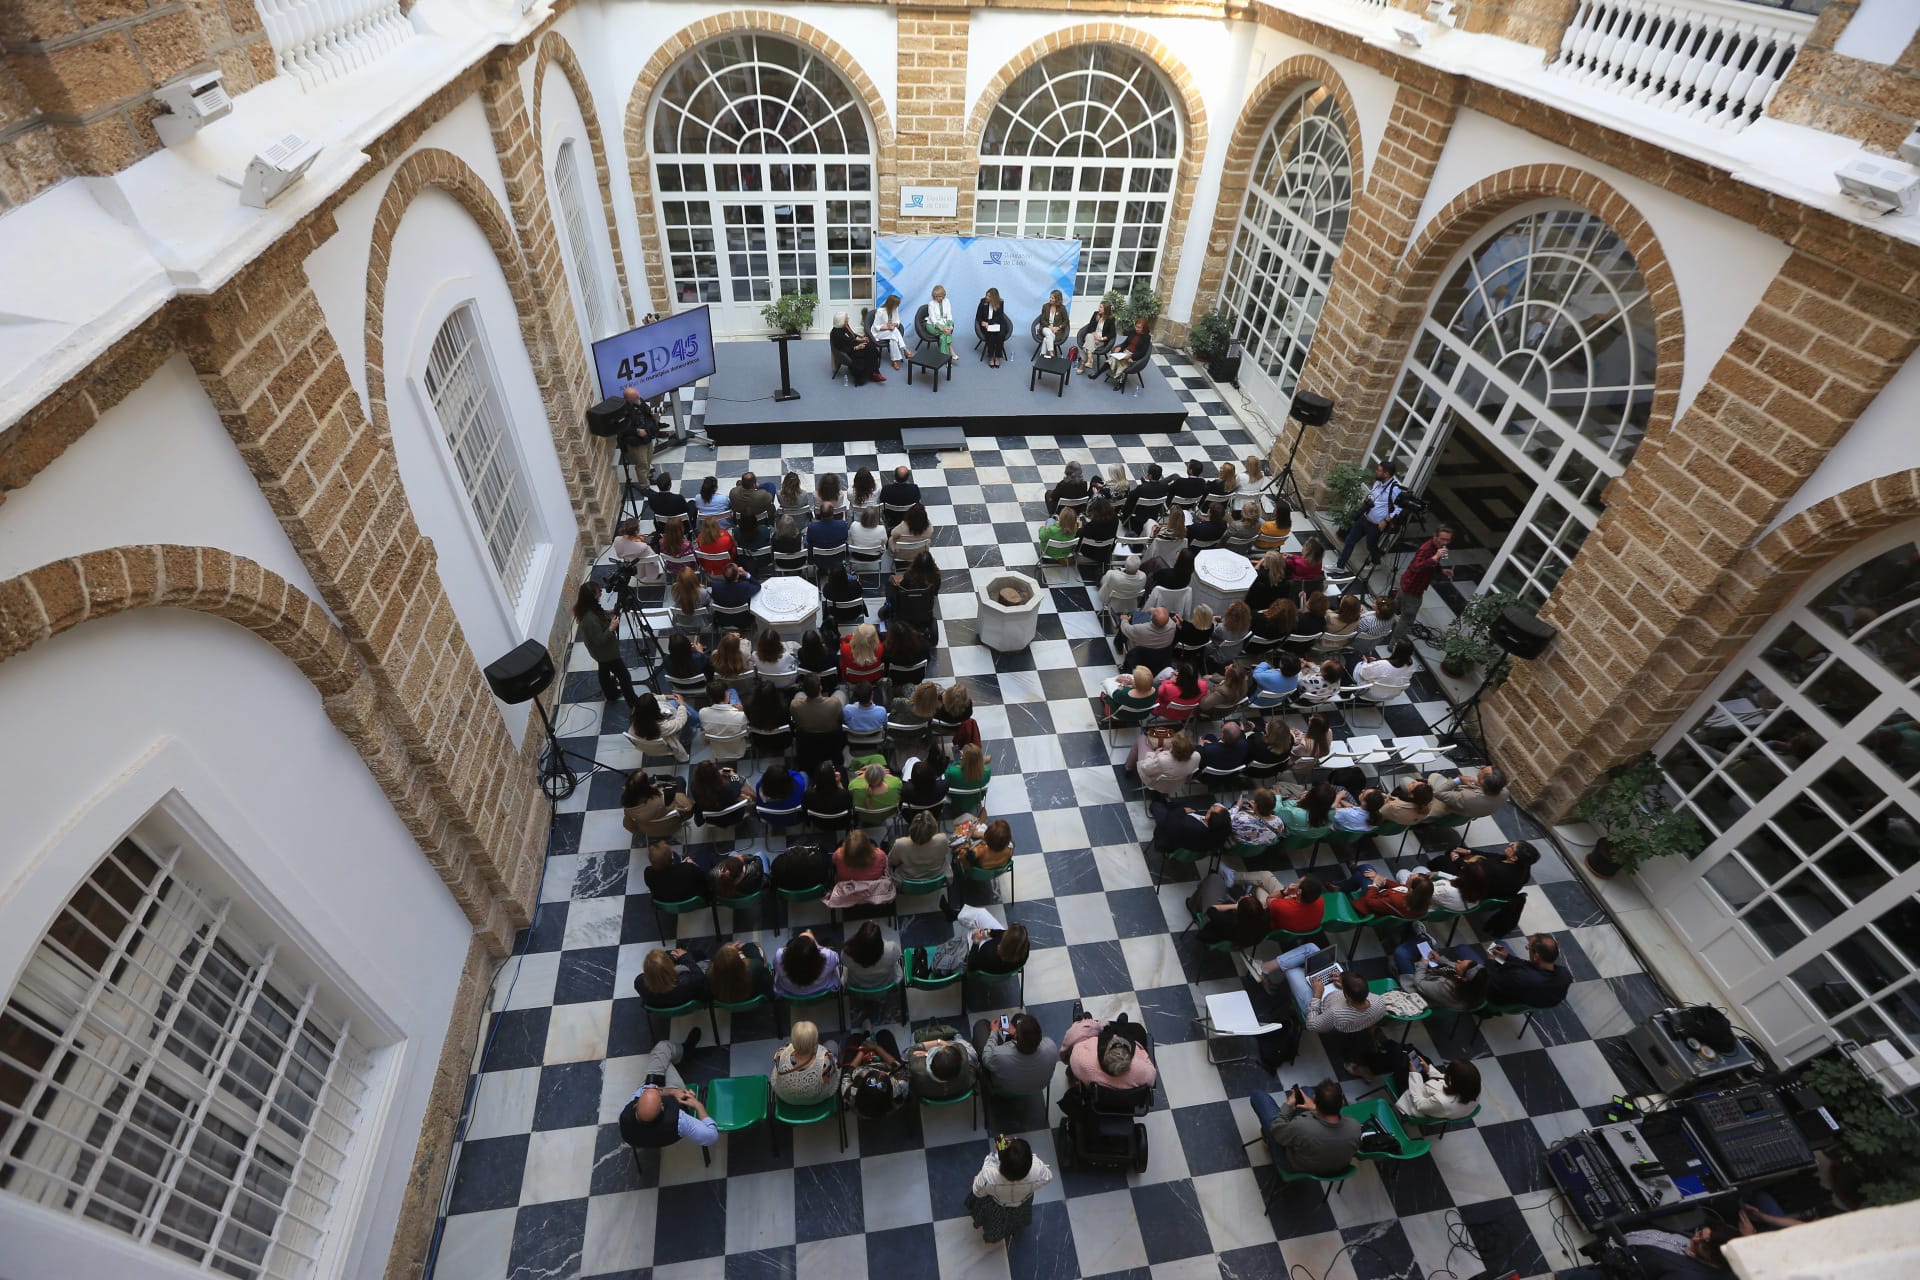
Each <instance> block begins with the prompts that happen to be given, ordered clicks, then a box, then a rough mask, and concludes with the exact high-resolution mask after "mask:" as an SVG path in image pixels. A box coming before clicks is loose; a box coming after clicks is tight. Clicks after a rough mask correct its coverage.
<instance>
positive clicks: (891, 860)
mask: <svg viewBox="0 0 1920 1280" xmlns="http://www.w3.org/2000/svg"><path fill="white" fill-rule="evenodd" d="M949 847H950V846H949V844H948V841H947V833H946V832H944V831H942V830H941V829H940V820H939V819H938V818H936V817H934V816H933V811H932V810H930V809H922V810H920V812H918V813H916V814H914V815H913V821H912V822H911V823H909V824H908V825H907V834H906V835H904V836H902V837H901V838H900V839H898V840H895V841H894V842H893V847H892V848H891V849H889V850H888V851H887V862H888V864H889V865H890V866H891V867H892V868H893V875H894V878H895V879H897V880H931V879H932V878H933V877H935V876H944V875H946V874H947V873H948V862H949V860H950V858H951V856H952V855H951V854H950V852H949Z"/></svg>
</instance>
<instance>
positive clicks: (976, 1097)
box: [913, 1088, 980, 1146]
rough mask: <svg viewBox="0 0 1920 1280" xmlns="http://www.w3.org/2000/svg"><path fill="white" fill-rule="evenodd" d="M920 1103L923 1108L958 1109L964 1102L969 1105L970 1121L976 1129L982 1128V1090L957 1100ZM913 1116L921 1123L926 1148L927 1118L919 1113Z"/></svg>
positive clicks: (971, 1092) (929, 1100)
mask: <svg viewBox="0 0 1920 1280" xmlns="http://www.w3.org/2000/svg"><path fill="white" fill-rule="evenodd" d="M919 1102H920V1105H921V1106H922V1107H957V1106H959V1105H960V1104H961V1103H963V1102H964V1103H966V1104H967V1118H968V1120H970V1121H971V1122H972V1125H973V1127H974V1128H975V1129H978V1128H979V1127H980V1090H979V1089H977V1088H974V1089H969V1090H967V1091H966V1092H965V1093H963V1094H961V1095H960V1096H959V1097H957V1098H921V1099H919ZM913 1114H914V1119H915V1120H916V1121H917V1122H918V1123H919V1126H920V1142H921V1145H922V1146H924V1145H926V1141H927V1122H926V1117H925V1116H924V1115H923V1114H922V1113H921V1112H919V1111H915V1112H914V1113H913Z"/></svg>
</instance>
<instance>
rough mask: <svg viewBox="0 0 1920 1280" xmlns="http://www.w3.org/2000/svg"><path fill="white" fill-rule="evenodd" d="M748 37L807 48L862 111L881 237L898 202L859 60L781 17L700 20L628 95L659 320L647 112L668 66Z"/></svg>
mask: <svg viewBox="0 0 1920 1280" xmlns="http://www.w3.org/2000/svg"><path fill="white" fill-rule="evenodd" d="M741 34H754V35H770V36H779V37H781V38H783V39H786V40H791V41H793V42H794V43H795V44H798V45H800V46H801V47H803V48H806V49H810V50H812V51H813V52H815V53H817V54H819V55H820V56H821V57H822V58H825V59H826V60H827V61H828V62H829V63H830V64H832V66H833V68H834V69H835V70H836V71H838V72H839V73H840V77H841V79H843V80H845V81H846V82H847V86H848V88H850V89H852V91H853V96H854V97H855V98H856V99H857V100H858V101H860V102H862V103H864V104H865V105H866V111H867V125H868V127H869V128H870V129H871V130H872V131H873V167H874V199H875V201H877V202H878V208H877V209H876V210H875V213H876V215H877V216H876V218H875V223H876V225H877V227H878V228H879V233H880V234H881V235H887V234H890V233H891V232H892V231H893V229H894V225H895V221H896V218H897V216H898V215H897V211H898V208H899V204H900V175H899V168H898V161H897V159H896V156H895V148H894V139H893V118H892V116H891V115H889V114H888V112H887V104H886V102H885V101H884V100H882V98H881V97H880V90H879V89H878V88H877V87H875V85H874V83H873V80H872V79H871V78H870V77H869V76H868V75H867V73H866V72H865V71H863V70H861V68H860V64H859V62H857V61H855V59H854V56H853V55H852V54H851V53H849V52H847V50H846V48H845V47H844V46H842V45H841V44H840V42H839V41H837V40H835V39H833V38H832V37H831V36H829V35H828V34H827V33H826V32H824V31H822V30H820V29H819V28H818V27H815V26H812V25H810V24H808V23H805V22H802V21H800V20H799V19H798V18H790V17H788V16H787V15H785V14H780V13H768V12H766V11H765V10H762V9H741V10H735V11H731V12H729V13H727V14H725V15H723V16H718V17H712V18H702V19H701V20H700V21H698V22H696V23H694V24H693V25H692V26H689V27H683V28H681V29H680V30H679V31H676V32H675V33H674V34H673V35H671V36H669V37H667V39H666V40H664V41H662V42H661V45H660V47H659V48H658V49H656V50H654V52H653V56H652V57H651V58H648V59H647V65H646V66H644V67H642V68H641V69H640V75H639V78H638V79H636V80H635V81H634V82H633V91H632V93H630V94H629V95H628V97H627V121H626V144H627V176H628V178H629V180H630V181H631V183H632V185H633V205H634V213H635V215H636V216H637V220H638V222H639V224H640V255H641V258H642V262H641V267H642V269H643V270H644V271H645V273H646V280H647V288H648V290H649V291H650V293H651V296H652V303H651V308H652V309H653V310H655V311H658V312H659V313H660V314H662V315H668V314H671V313H672V312H673V311H674V310H675V306H674V302H673V299H672V298H671V297H670V296H668V295H669V293H670V290H669V289H668V280H669V276H668V274H667V262H666V255H665V253H664V251H663V250H662V248H661V244H660V209H659V201H658V199H657V198H656V197H655V194H654V190H653V165H652V162H651V158H652V155H653V145H652V143H651V141H650V140H649V139H648V136H647V133H648V120H647V117H648V114H649V110H650V108H651V107H652V105H653V95H654V91H655V90H656V89H658V88H659V87H660V81H661V80H662V79H664V78H665V76H666V74H667V72H668V71H669V70H671V69H672V67H673V65H674V64H675V63H677V62H679V61H680V59H681V58H683V57H685V56H686V55H687V54H688V53H690V52H692V51H693V50H694V49H696V48H698V47H699V46H701V45H703V44H705V43H707V42H708V41H710V40H716V39H719V38H720V37H721V36H729V35H741Z"/></svg>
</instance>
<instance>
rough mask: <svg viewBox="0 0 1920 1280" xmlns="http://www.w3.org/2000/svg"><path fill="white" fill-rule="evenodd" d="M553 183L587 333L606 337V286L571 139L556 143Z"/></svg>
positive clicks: (592, 335)
mask: <svg viewBox="0 0 1920 1280" xmlns="http://www.w3.org/2000/svg"><path fill="white" fill-rule="evenodd" d="M553 183H554V186H555V187H556V188H557V189H558V191H559V194H560V220H561V222H562V223H564V224H565V226H566V228H567V256H568V257H569V258H571V259H572V260H573V275H574V279H575V281H576V282H577V283H578V285H579V288H580V300H581V302H582V303H583V304H584V305H585V307H586V312H587V331H588V335H589V336H590V337H592V338H594V339H599V338H604V337H606V336H607V332H608V329H607V287H606V281H605V279H604V278H603V277H602V275H601V272H600V263H599V260H598V255H597V254H595V252H594V242H593V241H592V240H591V239H589V238H588V237H589V232H588V230H587V213H586V205H585V204H584V203H583V202H582V200H581V196H580V166H579V161H578V160H577V159H576V158H575V156H574V146H573V143H572V142H564V143H562V144H561V146H560V154H559V155H558V156H556V157H555V158H554V162H553Z"/></svg>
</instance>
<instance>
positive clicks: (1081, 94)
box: [973, 42, 1187, 314]
mask: <svg viewBox="0 0 1920 1280" xmlns="http://www.w3.org/2000/svg"><path fill="white" fill-rule="evenodd" d="M1114 61H1117V62H1118V63H1120V64H1121V65H1123V66H1126V67H1127V71H1126V74H1124V75H1123V74H1121V73H1119V72H1118V71H1116V70H1114V69H1113V68H1112V66H1111V65H1110V64H1111V63H1112V62H1114ZM1089 78H1091V79H1094V80H1106V81H1110V82H1112V84H1113V91H1114V92H1115V93H1116V94H1118V95H1119V96H1120V97H1121V98H1122V99H1123V100H1131V101H1132V102H1133V103H1134V105H1135V107H1136V109H1137V111H1138V112H1139V114H1140V116H1141V119H1140V121H1139V122H1138V123H1136V124H1134V125H1132V126H1130V127H1128V126H1122V129H1121V132H1120V133H1119V134H1118V135H1117V136H1111V135H1109V136H1105V137H1102V136H1101V134H1100V132H1099V131H1100V129H1101V127H1102V125H1103V124H1105V123H1107V120H1094V119H1093V118H1092V116H1093V112H1094V109H1095V107H1096V105H1104V104H1097V103H1096V101H1095V100H1094V99H1093V98H1092V97H1091V96H1090V94H1089V93H1088V92H1087V89H1086V85H1087V83H1088V81H1089ZM1076 81H1077V82H1079V87H1075V82H1076ZM1033 82H1037V83H1033ZM1029 84H1031V87H1028V86H1029ZM1063 86H1064V92H1063ZM1023 89H1024V93H1023V92H1022V91H1023ZM1016 94H1021V97H1020V98H1019V100H1018V101H1015V98H1014V96H1015V95H1016ZM1111 117H1112V113H1110V114H1109V117H1108V118H1107V119H1108V120H1110V119H1111ZM1163 125H1164V126H1165V127H1166V128H1167V129H1168V130H1169V131H1170V132H1171V134H1172V137H1173V145H1172V147H1171V149H1168V150H1164V151H1163V150H1161V149H1160V148H1159V146H1158V144H1157V143H1155V142H1153V137H1154V134H1155V133H1156V132H1157V131H1159V130H1160V128H1161V127H1162V126H1163ZM1016 136H1018V137H1019V138H1020V141H1019V142H1017V143H1012V140H1013V139H1014V138H1015V137H1016ZM1083 139H1084V140H1085V141H1083ZM1010 143H1012V145H1009V144H1010ZM1186 143H1187V139H1186V134H1185V124H1184V121H1183V120H1182V119H1181V110H1180V103H1179V100H1178V98H1177V97H1176V96H1175V94H1174V90H1173V86H1172V85H1171V84H1169V83H1168V81H1167V77H1166V73H1164V72H1163V71H1161V70H1160V68H1159V67H1157V66H1155V65H1154V63H1153V60H1152V59H1151V58H1148V57H1146V56H1144V55H1142V54H1140V53H1137V52H1135V51H1134V50H1132V49H1128V48H1125V47H1124V46H1121V45H1113V44H1103V43H1099V42H1091V43H1087V44H1077V45H1071V46H1069V47H1067V48H1064V49H1056V50H1055V51H1053V52H1052V53H1049V54H1047V55H1046V56H1045V57H1043V58H1041V59H1040V60H1039V61H1038V62H1036V63H1034V65H1033V66H1032V67H1030V68H1028V69H1027V70H1026V71H1024V72H1022V73H1021V74H1020V75H1019V76H1018V77H1016V78H1015V80H1014V82H1013V83H1012V84H1011V85H1009V86H1008V87H1007V91H1006V93H1005V94H1004V95H1003V96H1002V97H1001V99H1000V101H998V102H996V103H995V104H994V106H993V111H992V113H991V114H990V115H989V116H988V120H987V125H986V128H985V130H984V131H983V134H982V137H981V140H980V173H979V177H978V179H977V181H976V195H975V197H974V215H973V230H974V234H975V235H982V236H996V235H997V236H1043V237H1052V238H1057V239H1068V238H1073V237H1078V238H1079V240H1080V242H1081V244H1080V271H1079V274H1078V275H1077V276H1076V277H1075V280H1074V287H1073V296H1074V299H1075V301H1076V303H1078V304H1079V305H1077V306H1076V307H1075V312H1076V314H1078V313H1079V312H1082V311H1084V312H1086V313H1088V314H1091V312H1092V311H1093V309H1094V307H1095V306H1096V305H1097V304H1098V303H1099V301H1100V299H1101V297H1102V296H1103V295H1104V294H1106V293H1107V292H1108V291H1109V290H1111V289H1119V290H1120V291H1121V292H1122V293H1126V292H1128V291H1129V290H1131V289H1132V287H1133V285H1134V283H1135V282H1136V281H1145V282H1146V283H1147V284H1148V285H1149V286H1150V287H1158V281H1159V276H1160V265H1161V262H1162V260H1163V255H1164V253H1165V252H1166V248H1167V236H1168V225H1169V222H1170V220H1171V218H1172V216H1173V203H1174V198H1175V196H1176V195H1177V194H1178V193H1177V192H1176V191H1175V187H1176V186H1177V185H1178V183H1179V177H1180V157H1181V155H1182V154H1183V150H1184V148H1185V146H1186ZM1088 145H1097V146H1098V147H1100V148H1101V149H1100V150H1099V151H1098V152H1097V153H1095V154H1083V152H1085V151H1086V149H1087V146H1088ZM1049 148H1051V149H1049ZM1143 148H1144V149H1145V150H1146V151H1147V152H1149V154H1135V153H1136V152H1139V151H1141V150H1143ZM1108 173H1114V174H1117V175H1118V186H1117V188H1115V187H1108V186H1104V185H1103V184H1104V182H1105V181H1106V175H1107V174H1108ZM1043 178H1044V181H1045V184H1046V185H1045V187H1044V188H1042V189H1030V188H1033V186H1034V184H1035V183H1036V182H1037V181H1040V180H1042V179H1043ZM1154 204H1158V205H1159V216H1158V217H1155V216H1153V214H1152V212H1151V209H1150V206H1152V205H1154ZM1103 205H1112V206H1113V210H1112V215H1111V216H1108V214H1107V212H1106V211H1105V210H1103V208H1102V206H1103ZM1134 206H1138V207H1137V208H1134ZM1130 213H1132V214H1137V216H1129V214H1130ZM1129 238H1131V240H1132V243H1128V242H1127V241H1128V240H1129ZM1149 241H1151V243H1148V242H1149ZM1122 254H1126V255H1131V257H1132V263H1131V265H1130V266H1128V267H1127V268H1126V269H1125V270H1122V269H1121V265H1120V260H1121V255H1122ZM1035 310H1036V311H1037V310H1038V308H1037V307H1036V308H1035Z"/></svg>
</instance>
